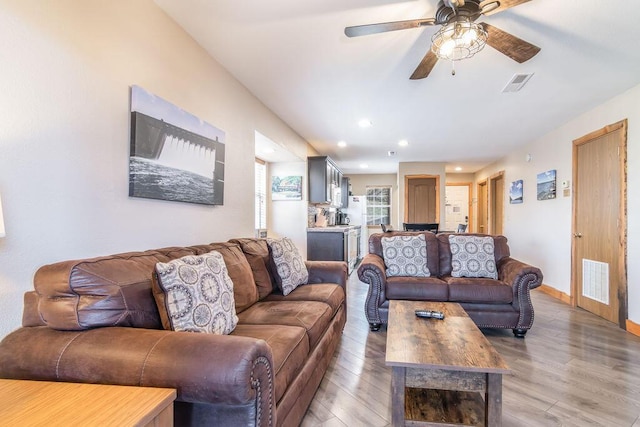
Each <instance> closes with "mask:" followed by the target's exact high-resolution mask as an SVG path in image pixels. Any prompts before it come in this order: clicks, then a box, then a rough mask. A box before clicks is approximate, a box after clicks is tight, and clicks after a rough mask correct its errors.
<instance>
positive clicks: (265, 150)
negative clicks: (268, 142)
mask: <svg viewBox="0 0 640 427" xmlns="http://www.w3.org/2000/svg"><path fill="white" fill-rule="evenodd" d="M262 152H263V153H265V154H271V153H275V152H276V150H274V149H273V148H265V149H264V150H262Z"/></svg>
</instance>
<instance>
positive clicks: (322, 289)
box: [264, 283, 345, 316]
mask: <svg viewBox="0 0 640 427" xmlns="http://www.w3.org/2000/svg"><path fill="white" fill-rule="evenodd" d="M344 300H345V294H344V289H343V288H342V286H340V285H336V284H333V283H314V284H308V285H301V286H298V287H297V288H296V289H295V290H294V291H293V292H291V293H290V294H289V295H287V296H284V295H282V294H281V293H273V294H271V295H269V296H268V297H266V298H265V299H264V301H318V302H323V303H325V304H327V305H328V306H329V307H331V312H332V313H331V315H332V316H334V315H335V314H336V313H337V312H338V309H339V308H340V306H341V305H342V304H343V303H344Z"/></svg>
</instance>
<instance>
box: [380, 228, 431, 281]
mask: <svg viewBox="0 0 640 427" xmlns="http://www.w3.org/2000/svg"><path fill="white" fill-rule="evenodd" d="M381 240H382V256H383V258H384V263H385V265H386V266H387V276H389V277H391V276H416V277H429V276H431V272H430V271H429V267H427V242H426V240H425V238H424V234H417V235H414V236H393V237H383V238H382V239H381Z"/></svg>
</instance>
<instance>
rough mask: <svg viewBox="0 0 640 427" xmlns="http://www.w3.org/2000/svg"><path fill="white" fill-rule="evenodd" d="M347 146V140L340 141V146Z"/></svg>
mask: <svg viewBox="0 0 640 427" xmlns="http://www.w3.org/2000/svg"><path fill="white" fill-rule="evenodd" d="M346 146H347V143H346V142H344V141H338V147H342V148H344V147H346Z"/></svg>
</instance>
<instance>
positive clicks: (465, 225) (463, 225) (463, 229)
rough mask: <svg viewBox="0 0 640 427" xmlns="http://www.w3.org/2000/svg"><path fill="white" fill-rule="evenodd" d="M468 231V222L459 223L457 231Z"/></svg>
mask: <svg viewBox="0 0 640 427" xmlns="http://www.w3.org/2000/svg"><path fill="white" fill-rule="evenodd" d="M466 232H467V224H458V231H456V233H466Z"/></svg>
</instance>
